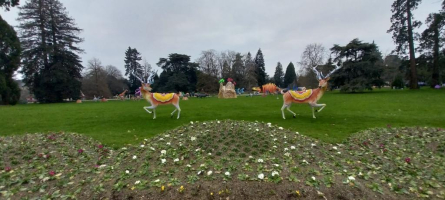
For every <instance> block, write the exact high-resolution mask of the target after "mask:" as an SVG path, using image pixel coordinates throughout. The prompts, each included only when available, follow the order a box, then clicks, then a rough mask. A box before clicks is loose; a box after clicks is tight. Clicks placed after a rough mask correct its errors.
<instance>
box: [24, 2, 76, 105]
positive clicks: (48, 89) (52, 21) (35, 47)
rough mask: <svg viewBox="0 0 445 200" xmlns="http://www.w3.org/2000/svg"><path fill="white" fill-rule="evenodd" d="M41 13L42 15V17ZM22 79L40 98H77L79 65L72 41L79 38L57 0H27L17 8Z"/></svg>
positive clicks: (53, 99)
mask: <svg viewBox="0 0 445 200" xmlns="http://www.w3.org/2000/svg"><path fill="white" fill-rule="evenodd" d="M42 15H44V16H45V17H42ZM18 21H20V25H19V29H20V33H21V36H20V37H21V41H22V44H23V45H22V48H23V54H22V55H23V56H22V62H23V63H22V64H23V68H22V73H23V75H24V82H25V83H26V85H27V86H28V87H29V89H30V91H31V92H32V93H34V94H35V96H36V98H37V99H38V100H39V101H40V102H47V103H51V102H62V101H63V99H66V98H73V99H77V98H79V94H80V87H81V83H80V78H81V74H80V72H81V70H82V69H83V66H82V64H81V60H80V57H79V56H78V55H77V54H76V53H81V52H83V50H82V49H80V48H78V47H76V46H75V45H76V44H78V43H80V42H82V41H83V39H81V38H79V37H78V36H77V34H78V33H79V32H80V31H82V30H81V29H79V28H77V27H75V26H74V24H75V22H74V20H73V19H72V18H70V17H69V16H68V14H67V11H66V10H65V7H64V6H63V5H62V3H60V2H59V1H58V0H53V1H28V2H27V3H26V4H25V5H24V6H22V7H21V8H20V12H19V18H18Z"/></svg>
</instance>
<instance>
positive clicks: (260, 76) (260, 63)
mask: <svg viewBox="0 0 445 200" xmlns="http://www.w3.org/2000/svg"><path fill="white" fill-rule="evenodd" d="M254 61H255V70H256V71H255V72H256V75H257V81H258V85H259V86H262V85H264V84H266V76H267V75H266V68H265V64H264V57H263V52H261V49H258V52H257V54H256V56H255V60H254Z"/></svg>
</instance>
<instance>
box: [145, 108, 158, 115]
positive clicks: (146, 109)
mask: <svg viewBox="0 0 445 200" xmlns="http://www.w3.org/2000/svg"><path fill="white" fill-rule="evenodd" d="M143 108H144V110H145V111H147V112H148V113H150V114H151V111H149V110H148V109H155V108H156V107H153V106H145V107H143Z"/></svg>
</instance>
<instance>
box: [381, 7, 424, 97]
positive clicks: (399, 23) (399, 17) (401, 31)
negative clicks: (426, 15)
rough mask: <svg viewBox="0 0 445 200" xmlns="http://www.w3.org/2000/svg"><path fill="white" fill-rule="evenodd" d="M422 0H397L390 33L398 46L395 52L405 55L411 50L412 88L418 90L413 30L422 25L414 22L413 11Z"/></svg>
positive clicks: (393, 9) (393, 8) (393, 10)
mask: <svg viewBox="0 0 445 200" xmlns="http://www.w3.org/2000/svg"><path fill="white" fill-rule="evenodd" d="M421 1H422V0H395V1H394V3H393V4H392V9H391V11H392V13H393V15H392V17H391V23H392V25H391V27H390V28H389V30H388V33H390V32H392V38H393V40H394V42H395V43H396V44H397V47H396V49H395V51H396V52H397V53H399V54H405V53H406V49H408V50H409V60H410V88H411V89H418V88H419V87H418V85H417V70H416V56H415V53H414V52H415V49H414V36H413V29H414V28H417V27H419V26H420V25H421V23H420V22H419V21H412V19H413V14H412V11H413V10H414V9H416V8H417V6H418V5H419V3H420V2H421Z"/></svg>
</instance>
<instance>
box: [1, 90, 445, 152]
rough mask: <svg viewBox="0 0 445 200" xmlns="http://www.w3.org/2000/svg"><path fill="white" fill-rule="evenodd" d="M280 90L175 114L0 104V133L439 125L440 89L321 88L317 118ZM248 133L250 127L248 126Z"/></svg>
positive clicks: (313, 130)
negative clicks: (253, 124)
mask: <svg viewBox="0 0 445 200" xmlns="http://www.w3.org/2000/svg"><path fill="white" fill-rule="evenodd" d="M282 103H283V100H282V97H281V95H280V96H279V99H277V96H268V97H266V98H263V97H260V96H255V97H253V98H250V97H238V98H237V99H218V98H216V97H212V98H204V99H197V98H191V99H190V100H189V101H181V102H180V106H181V109H182V112H181V118H180V119H179V120H176V119H175V118H170V113H171V111H173V106H171V105H169V106H161V107H158V109H157V119H156V120H153V119H152V115H151V114H148V113H147V112H145V111H144V110H143V109H142V107H143V106H147V105H149V104H148V103H147V102H146V101H142V100H141V101H125V102H122V101H109V102H106V103H101V102H86V103H82V104H75V103H61V104H42V105H40V104H29V105H18V106H11V107H6V106H1V107H0V136H4V135H13V134H23V133H36V132H48V131H65V132H77V133H81V134H85V135H89V136H91V137H93V138H95V139H97V140H99V141H102V142H103V143H104V144H106V145H111V146H115V147H120V146H123V145H125V144H129V143H133V144H134V143H137V142H138V141H140V140H142V139H143V138H147V137H151V136H154V135H156V134H158V133H161V132H164V131H166V130H169V129H173V128H175V127H178V126H180V125H183V124H186V123H190V121H206V120H215V119H233V120H246V121H256V120H257V121H260V122H271V123H272V124H276V125H278V126H282V127H284V128H289V129H291V130H294V131H298V132H300V133H301V134H305V135H308V136H311V137H314V138H318V139H321V140H323V141H326V142H341V141H343V140H344V139H345V138H347V137H348V136H350V135H351V134H353V133H355V132H358V131H360V130H364V129H368V128H372V127H386V126H387V125H388V124H390V125H391V126H393V127H399V126H431V127H445V123H444V122H445V120H444V119H445V112H444V111H445V90H432V89H421V90H417V91H411V90H398V91H393V90H388V89H377V90H374V91H373V92H366V93H360V94H341V93H338V92H327V93H326V94H325V95H324V96H323V98H322V99H321V100H320V101H319V103H326V104H327V106H326V108H325V109H324V110H323V111H322V112H321V113H316V116H317V119H312V113H311V109H310V107H309V106H308V105H307V104H294V105H293V106H292V107H291V109H292V110H293V111H294V112H296V113H297V114H298V115H297V118H296V119H294V118H292V115H291V114H290V113H288V112H287V111H286V112H285V114H286V117H287V119H286V120H283V119H282V118H281V111H280V108H281V106H282ZM252 134H254V132H253V131H252Z"/></svg>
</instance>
